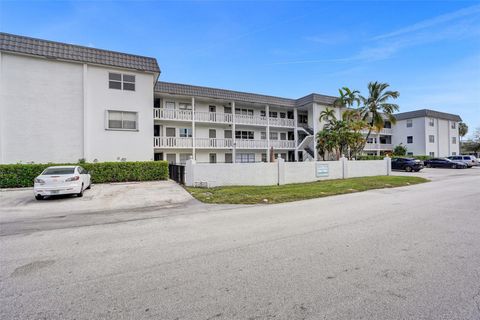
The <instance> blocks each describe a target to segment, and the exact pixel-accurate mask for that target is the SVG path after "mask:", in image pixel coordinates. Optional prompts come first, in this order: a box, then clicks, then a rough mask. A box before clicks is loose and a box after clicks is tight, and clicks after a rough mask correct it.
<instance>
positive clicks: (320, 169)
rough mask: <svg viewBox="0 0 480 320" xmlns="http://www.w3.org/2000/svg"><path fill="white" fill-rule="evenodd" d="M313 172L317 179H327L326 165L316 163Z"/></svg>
mask: <svg viewBox="0 0 480 320" xmlns="http://www.w3.org/2000/svg"><path fill="white" fill-rule="evenodd" d="M315 172H316V176H317V177H328V163H316V164H315Z"/></svg>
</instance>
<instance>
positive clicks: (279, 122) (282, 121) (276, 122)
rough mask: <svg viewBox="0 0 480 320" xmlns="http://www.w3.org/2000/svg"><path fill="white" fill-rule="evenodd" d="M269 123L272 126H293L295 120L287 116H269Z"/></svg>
mask: <svg viewBox="0 0 480 320" xmlns="http://www.w3.org/2000/svg"><path fill="white" fill-rule="evenodd" d="M268 121H269V124H270V125H271V126H274V127H294V126H295V120H293V119H287V118H269V120H268Z"/></svg>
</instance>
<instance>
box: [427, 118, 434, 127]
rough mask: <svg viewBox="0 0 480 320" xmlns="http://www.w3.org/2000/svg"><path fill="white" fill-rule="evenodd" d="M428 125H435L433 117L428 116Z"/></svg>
mask: <svg viewBox="0 0 480 320" xmlns="http://www.w3.org/2000/svg"><path fill="white" fill-rule="evenodd" d="M428 125H429V126H430V127H435V119H434V118H428Z"/></svg>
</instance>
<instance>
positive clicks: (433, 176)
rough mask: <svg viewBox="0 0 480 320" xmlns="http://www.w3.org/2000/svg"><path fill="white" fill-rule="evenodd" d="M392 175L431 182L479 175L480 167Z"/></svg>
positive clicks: (430, 169) (424, 170) (427, 170)
mask: <svg viewBox="0 0 480 320" xmlns="http://www.w3.org/2000/svg"><path fill="white" fill-rule="evenodd" d="M392 175H397V176H416V177H422V178H426V179H429V180H432V181H437V180H446V179H454V178H457V177H462V176H471V175H474V176H478V175H480V166H476V167H472V168H468V169H450V168H423V169H422V170H420V171H419V172H405V171H392Z"/></svg>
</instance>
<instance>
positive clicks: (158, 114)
mask: <svg viewBox="0 0 480 320" xmlns="http://www.w3.org/2000/svg"><path fill="white" fill-rule="evenodd" d="M192 113H193V112H192V110H177V109H163V108H154V109H153V118H154V119H162V120H182V121H191V120H192Z"/></svg>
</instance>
